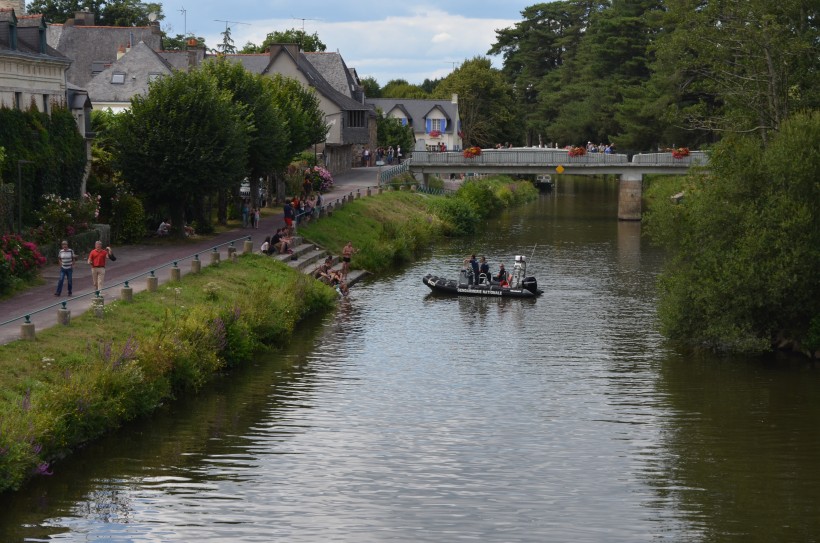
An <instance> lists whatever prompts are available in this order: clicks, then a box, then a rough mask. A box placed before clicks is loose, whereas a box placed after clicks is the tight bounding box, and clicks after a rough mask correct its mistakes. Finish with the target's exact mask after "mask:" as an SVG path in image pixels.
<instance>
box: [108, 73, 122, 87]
mask: <svg viewBox="0 0 820 543" xmlns="http://www.w3.org/2000/svg"><path fill="white" fill-rule="evenodd" d="M124 83H125V74H124V73H122V72H114V73H113V74H112V75H111V84H112V85H123V84H124Z"/></svg>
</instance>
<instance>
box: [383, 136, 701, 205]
mask: <svg viewBox="0 0 820 543" xmlns="http://www.w3.org/2000/svg"><path fill="white" fill-rule="evenodd" d="M692 166H700V167H705V166H708V155H707V154H706V153H704V152H702V151H693V152H690V153H689V155H688V156H684V157H679V158H678V157H675V156H673V154H672V153H671V152H666V153H642V154H636V155H633V156H632V158H631V159H630V158H629V157H628V156H627V155H625V154H614V153H613V154H608V153H587V154H584V155H582V156H569V151H567V150H566V149H543V148H516V149H485V150H482V151H481V154H480V155H478V156H473V157H470V158H468V157H465V156H464V154H463V153H462V152H460V151H451V152H435V151H426V150H416V151H414V152H413V156H412V157H411V158H410V159H408V160H407V161H405V163H403V164H401V165H400V166H394V168H392V169H395V168H401V169H402V170H403V171H409V172H411V173H413V174H420V175H422V176H425V177H426V176H429V175H439V176H448V175H450V174H456V175H462V174H465V175H476V174H479V175H482V174H507V175H516V174H535V175H545V174H550V175H554V174H562V175H605V174H610V175H618V176H619V178H620V180H619V185H620V186H619V193H618V218H619V219H621V220H640V218H641V194H642V184H643V176H644V175H647V174H665V175H684V174H686V173H687V172H688V170H689V168H690V167H692ZM392 169H391V170H392ZM390 173H392V172H391V171H385V172H383V174H382V179H385V175H384V174H390ZM386 178H388V179H389V175H388V176H387V177H386Z"/></svg>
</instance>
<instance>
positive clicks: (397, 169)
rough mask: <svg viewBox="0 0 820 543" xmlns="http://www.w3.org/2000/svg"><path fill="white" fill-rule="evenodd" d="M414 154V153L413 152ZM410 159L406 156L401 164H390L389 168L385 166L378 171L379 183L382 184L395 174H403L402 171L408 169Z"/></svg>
mask: <svg viewBox="0 0 820 543" xmlns="http://www.w3.org/2000/svg"><path fill="white" fill-rule="evenodd" d="M414 156H415V153H414ZM411 160H412V159H411V158H408V159H406V160H405V161H404V162H402V163H401V164H397V165H396V166H390V167H389V168H385V169H384V170H381V171H380V172H379V185H384V184H386V183H389V182H390V180H391V179H393V178H394V177H396V176H399V175H401V174H403V173H404V172H408V171H410V161H411Z"/></svg>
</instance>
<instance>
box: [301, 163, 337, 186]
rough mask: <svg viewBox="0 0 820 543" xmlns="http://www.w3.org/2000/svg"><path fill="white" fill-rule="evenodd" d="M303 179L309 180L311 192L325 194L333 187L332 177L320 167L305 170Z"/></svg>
mask: <svg viewBox="0 0 820 543" xmlns="http://www.w3.org/2000/svg"><path fill="white" fill-rule="evenodd" d="M305 179H310V183H311V185H313V190H314V191H316V192H326V191H328V190H330V189H331V187H333V176H332V175H331V174H330V172H329V171H327V170H326V169H324V168H322V167H321V166H313V167H312V168H308V169H307V170H305Z"/></svg>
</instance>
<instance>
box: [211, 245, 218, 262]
mask: <svg viewBox="0 0 820 543" xmlns="http://www.w3.org/2000/svg"><path fill="white" fill-rule="evenodd" d="M211 264H219V252H218V251H217V250H216V249H214V251H213V252H212V253H211Z"/></svg>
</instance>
